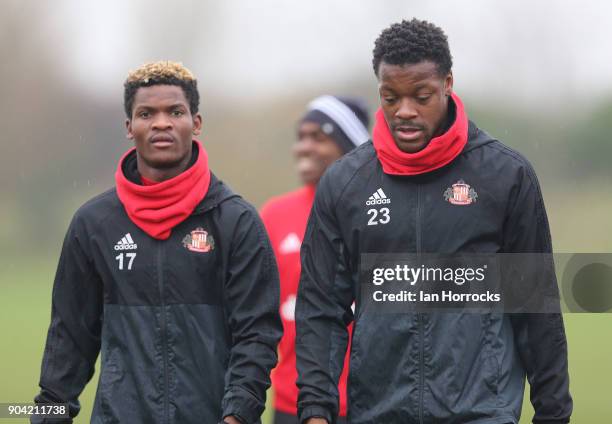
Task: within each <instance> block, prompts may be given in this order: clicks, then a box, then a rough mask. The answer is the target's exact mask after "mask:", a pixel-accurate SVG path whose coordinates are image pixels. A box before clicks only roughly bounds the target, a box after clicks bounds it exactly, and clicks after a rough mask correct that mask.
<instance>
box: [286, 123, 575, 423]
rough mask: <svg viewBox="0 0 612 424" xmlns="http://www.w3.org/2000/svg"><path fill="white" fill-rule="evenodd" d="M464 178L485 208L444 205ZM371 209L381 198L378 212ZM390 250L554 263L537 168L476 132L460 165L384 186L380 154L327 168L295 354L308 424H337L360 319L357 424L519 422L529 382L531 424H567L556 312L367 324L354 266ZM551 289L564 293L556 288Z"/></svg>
mask: <svg viewBox="0 0 612 424" xmlns="http://www.w3.org/2000/svg"><path fill="white" fill-rule="evenodd" d="M460 180H462V182H463V183H465V184H468V185H470V186H471V188H472V189H474V190H475V191H474V192H470V193H469V196H471V197H473V198H474V199H476V196H477V201H475V202H473V203H472V204H469V205H461V206H458V205H456V204H453V203H451V202H448V201H447V199H445V192H446V193H447V194H448V192H447V189H448V188H449V187H451V186H452V185H453V184H455V183H458V182H459V181H460ZM371 198H374V199H384V200H380V202H379V203H380V205H379V204H377V203H376V201H375V202H374V205H371V204H372V202H371V201H370V199H371ZM385 198H386V199H385ZM387 200H388V201H387ZM367 202H370V203H367ZM368 205H370V206H368ZM383 207H384V208H385V209H386V210H383ZM370 209H376V210H377V212H376V213H373V212H368V211H369V210H370ZM374 215H375V216H374ZM368 223H370V225H368ZM372 224H376V225H372ZM391 252H392V253H419V252H421V253H445V254H454V253H459V252H467V253H497V252H521V253H531V252H551V239H550V233H549V226H548V221H547V217H546V212H545V210H544V204H543V201H542V196H541V193H540V188H539V185H538V181H537V179H536V176H535V173H534V171H533V169H532V168H531V166H530V164H529V163H528V162H527V160H525V159H524V158H523V157H522V156H521V155H519V154H518V153H516V152H515V151H513V150H511V149H509V148H508V147H506V146H504V145H503V144H502V143H500V142H499V141H497V140H495V139H493V138H491V137H490V136H489V135H487V134H486V133H485V132H483V131H481V130H479V129H478V128H477V127H476V126H475V125H474V124H473V123H472V122H470V124H469V130H468V143H467V144H466V147H465V148H464V150H463V151H462V153H461V154H460V155H459V156H457V157H456V158H455V159H454V160H453V161H452V162H451V163H450V164H448V165H446V166H444V167H443V168H440V169H437V170H435V171H432V172H429V173H426V174H421V175H416V176H392V175H387V174H385V173H384V172H383V170H382V167H381V163H380V162H379V160H378V158H377V156H376V153H375V150H374V146H373V144H372V142H368V143H365V144H364V145H362V146H360V147H358V148H357V149H355V150H354V151H352V152H351V153H349V154H347V155H346V156H344V157H343V158H341V159H340V160H339V161H337V162H336V163H335V164H334V165H333V166H331V167H330V168H329V169H328V171H327V172H326V174H325V175H324V176H323V178H322V180H321V182H320V183H319V186H318V188H317V194H316V199H315V203H314V207H313V209H312V212H311V215H310V219H309V222H308V227H307V230H306V235H305V238H304V242H303V245H302V251H301V255H302V275H301V281H300V287H299V292H298V298H297V307H296V329H297V339H296V353H297V367H298V373H299V377H298V386H299V388H300V393H299V399H298V411H299V414H300V418H301V419H302V420H305V419H307V418H308V417H314V416H319V417H324V418H326V419H327V420H328V421H329V422H335V420H336V414H337V411H338V392H337V385H336V383H337V381H338V377H339V375H340V372H341V370H342V363H343V358H344V353H345V351H346V345H347V330H346V326H347V324H348V323H349V322H350V321H353V320H354V327H353V335H352V336H353V338H352V345H351V352H350V369H349V383H348V400H349V411H348V420H349V422H350V423H351V424H380V423H385V424H417V423H419V424H423V423H436V424H442V423H443V424H467V423H479V424H494V423H495V424H505V423H518V420H519V415H520V412H521V405H522V400H523V392H524V381H525V376H527V378H528V379H529V382H530V384H531V402H532V403H533V406H534V408H535V417H534V418H533V421H534V423H567V422H568V421H569V417H570V414H571V411H572V399H571V397H570V394H569V381H568V370H567V344H566V337H565V331H564V327H563V320H562V316H561V315H560V314H520V315H518V314H515V315H510V314H501V313H498V314H495V313H467V312H466V313H457V312H453V313H450V312H448V313H446V312H445V313H405V314H391V313H382V314H381V313H378V314H376V313H372V312H370V310H369V309H367V308H361V304H360V299H359V296H360V291H359V289H358V287H357V285H358V275H359V261H360V254H362V253H391ZM553 280H554V279H553ZM550 284H551V286H554V287H553V289H554V290H557V287H556V282H555V281H551V282H550ZM353 301H355V313H354V314H353V312H352V310H351V305H352V303H353ZM364 309H365V310H364Z"/></svg>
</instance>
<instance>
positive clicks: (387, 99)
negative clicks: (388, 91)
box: [383, 97, 395, 104]
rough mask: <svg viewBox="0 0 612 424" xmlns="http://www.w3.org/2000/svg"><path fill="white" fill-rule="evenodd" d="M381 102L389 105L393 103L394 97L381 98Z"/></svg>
mask: <svg viewBox="0 0 612 424" xmlns="http://www.w3.org/2000/svg"><path fill="white" fill-rule="evenodd" d="M383 100H384V101H385V103H387V104H391V103H393V102H395V97H383Z"/></svg>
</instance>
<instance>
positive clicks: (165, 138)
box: [150, 134, 174, 147]
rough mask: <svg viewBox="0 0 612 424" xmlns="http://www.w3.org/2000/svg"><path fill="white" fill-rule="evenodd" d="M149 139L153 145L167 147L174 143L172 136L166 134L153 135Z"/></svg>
mask: <svg viewBox="0 0 612 424" xmlns="http://www.w3.org/2000/svg"><path fill="white" fill-rule="evenodd" d="M150 141H151V143H152V144H154V145H155V147H168V146H171V145H172V144H174V138H173V137H172V136H170V135H168V134H157V135H154V136H153V137H151V139H150Z"/></svg>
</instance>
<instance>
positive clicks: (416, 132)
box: [393, 125, 423, 142]
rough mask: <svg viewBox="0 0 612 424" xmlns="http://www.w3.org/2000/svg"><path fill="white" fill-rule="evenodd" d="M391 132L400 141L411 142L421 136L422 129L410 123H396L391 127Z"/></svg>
mask: <svg viewBox="0 0 612 424" xmlns="http://www.w3.org/2000/svg"><path fill="white" fill-rule="evenodd" d="M393 133H394V134H395V136H396V138H397V139H398V140H400V141H406V142H413V141H416V140H418V139H420V138H421V136H422V134H423V129H422V128H421V127H415V126H410V125H398V126H395V127H394V128H393Z"/></svg>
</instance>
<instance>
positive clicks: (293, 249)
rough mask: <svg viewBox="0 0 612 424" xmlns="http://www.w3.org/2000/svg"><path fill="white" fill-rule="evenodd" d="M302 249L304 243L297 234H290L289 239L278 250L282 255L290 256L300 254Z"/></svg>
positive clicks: (284, 240) (285, 239) (286, 238)
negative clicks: (290, 254)
mask: <svg viewBox="0 0 612 424" xmlns="http://www.w3.org/2000/svg"><path fill="white" fill-rule="evenodd" d="M300 247H302V242H301V240H300V238H299V237H298V235H297V234H295V233H290V234H289V235H288V236H287V237H285V238H284V239H283V241H282V242H281V244H280V246H279V248H278V250H279V251H280V253H283V254H285V255H286V254H289V253H299V251H300Z"/></svg>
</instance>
